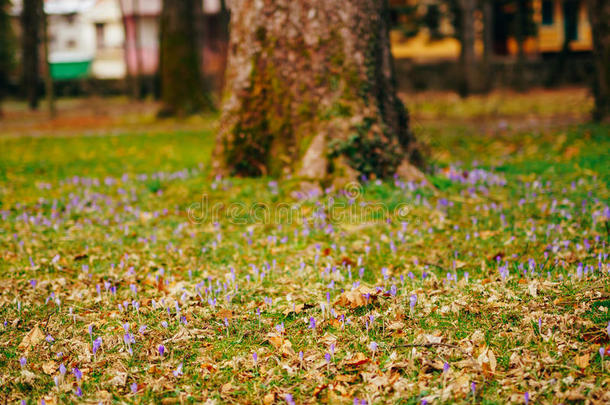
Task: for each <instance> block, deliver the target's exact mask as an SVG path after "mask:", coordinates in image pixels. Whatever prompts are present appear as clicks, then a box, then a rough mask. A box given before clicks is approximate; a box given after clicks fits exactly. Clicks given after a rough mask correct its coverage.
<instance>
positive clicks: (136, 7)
mask: <svg viewBox="0 0 610 405" xmlns="http://www.w3.org/2000/svg"><path fill="white" fill-rule="evenodd" d="M131 10H132V13H133V14H132V15H133V43H134V50H135V52H134V54H135V57H136V73H135V74H134V75H133V77H132V80H133V81H132V83H131V86H132V87H131V91H132V93H131V96H132V97H133V98H134V99H135V100H141V99H142V90H143V89H142V87H143V86H142V71H143V66H142V65H143V63H142V38H141V32H140V30H141V27H140V13H141V11H140V1H139V0H133V1H132V7H131Z"/></svg>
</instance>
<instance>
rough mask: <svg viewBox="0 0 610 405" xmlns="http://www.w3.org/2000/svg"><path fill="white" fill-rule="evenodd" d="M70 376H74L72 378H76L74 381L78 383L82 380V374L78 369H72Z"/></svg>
mask: <svg viewBox="0 0 610 405" xmlns="http://www.w3.org/2000/svg"><path fill="white" fill-rule="evenodd" d="M72 374H74V377H76V381H80V380H81V378H83V373H82V371H80V370H79V369H78V367H74V368H73V369H72Z"/></svg>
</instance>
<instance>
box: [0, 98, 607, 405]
mask: <svg viewBox="0 0 610 405" xmlns="http://www.w3.org/2000/svg"><path fill="white" fill-rule="evenodd" d="M581 96H582V95H581ZM517 97H522V99H525V98H526V97H525V96H517ZM582 97H583V99H585V100H588V99H587V98H586V97H585V96H582ZM494 100H496V99H494ZM527 100H529V101H528V102H527V103H520V102H519V100H518V99H517V100H516V101H514V100H513V101H512V102H511V103H509V104H507V105H506V106H504V104H503V103H502V102H497V101H496V102H497V104H498V105H500V106H504V107H502V108H495V109H494V110H493V111H489V110H488V109H487V107H485V106H486V105H487V104H485V103H483V102H481V101H480V100H477V99H476V98H475V99H469V101H468V102H466V103H463V104H460V105H462V107H461V108H457V107H456V106H457V105H458V102H453V101H451V100H449V101H448V99H447V98H441V97H436V98H435V97H432V98H431V101H430V100H428V99H426V100H423V99H422V100H419V99H418V100H416V102H415V103H414V105H413V108H412V110H413V113H414V120H413V122H414V125H413V126H414V128H415V130H416V132H417V133H418V135H419V138H420V139H421V140H422V142H423V143H425V144H426V150H427V153H428V155H429V159H430V163H431V169H430V173H428V182H427V183H425V184H419V183H418V184H415V183H408V182H403V181H401V180H400V179H394V180H388V181H383V182H382V181H379V180H376V179H363V181H362V182H361V184H360V185H355V184H351V185H348V186H347V187H345V188H342V189H333V188H328V189H326V190H322V189H321V188H314V187H311V186H310V185H306V184H304V183H302V182H300V181H298V180H296V179H285V180H280V181H273V180H272V179H237V178H230V179H212V178H210V176H209V175H208V164H209V159H210V155H211V153H212V149H213V145H214V132H213V124H211V123H210V118H209V117H208V118H206V119H205V120H203V121H202V122H205V124H202V125H199V124H200V122H197V121H195V122H192V121H191V122H190V124H189V125H180V124H176V126H175V125H174V124H171V125H170V124H167V122H165V123H164V124H160V126H159V127H156V129H154V128H155V127H154V126H155V124H154V123H153V122H149V121H147V123H146V124H145V125H144V124H143V126H142V129H140V130H139V129H138V125H136V124H133V125H131V126H129V125H128V128H127V129H125V125H120V126H114V127H113V128H112V130H110V129H108V130H107V132H104V128H103V127H102V128H101V129H100V128H96V131H94V132H87V131H84V130H83V133H87V135H86V136H79V135H78V134H74V133H69V134H68V133H63V132H61V131H59V132H61V133H59V134H58V131H57V128H56V127H51V129H49V130H48V131H46V132H45V131H43V132H42V133H36V134H29V135H28V136H23V135H22V136H15V133H16V132H19V131H20V130H19V129H18V123H17V121H18V120H17V119H15V121H14V122H13V123H12V124H10V125H9V126H8V127H7V128H8V129H6V128H5V129H6V130H5V131H4V133H5V135H4V136H3V135H0V321H1V324H0V402H2V403H5V402H8V403H18V402H19V401H21V400H22V399H25V400H26V401H27V403H29V404H34V403H41V400H42V399H44V401H45V402H46V403H47V404H54V403H79V402H83V401H88V402H92V403H97V402H99V401H102V402H103V403H114V402H116V403H163V404H171V403H202V402H206V401H207V402H208V403H218V404H220V403H255V404H261V403H262V404H271V403H292V401H294V403H316V402H326V403H346V404H352V403H356V402H355V401H356V400H355V398H358V403H364V402H360V401H361V400H364V401H366V403H368V404H374V403H401V404H419V403H422V402H424V401H427V402H428V403H484V404H492V403H498V404H501V403H506V402H513V403H524V402H527V401H529V402H530V403H580V402H584V401H585V400H591V402H592V403H610V387H609V386H610V373H609V371H608V370H609V369H610V338H609V336H610V312H609V311H610V274H609V272H610V263H609V261H608V253H609V248H608V244H609V242H610V224H609V220H610V209H609V208H608V205H609V204H610V192H609V190H610V152H609V151H610V127H608V126H597V125H591V124H582V123H579V122H578V121H579V120H580V121H582V119H581V118H582V117H581V116H578V114H579V113H582V112H583V111H586V108H588V105H590V101H586V102H585V103H584V104H583V102H578V103H576V104H578V106H579V107H578V108H580V110H579V109H577V110H576V111H575V110H574V109H570V110H569V111H572V112H575V113H576V116H578V117H580V118H574V120H575V121H576V122H572V121H568V122H560V123H559V124H557V125H554V124H553V123H554V122H555V118H557V117H565V116H566V114H568V112H567V109H568V107H566V106H565V103H564V102H563V101H562V99H561V98H558V97H556V95H553V94H552V93H550V95H544V94H542V95H536V96H535V97H530V98H527ZM586 103H589V104H586ZM583 105H584V106H585V107H586V108H585V107H583ZM9 116H10V113H9ZM532 117H533V118H532ZM138 122H139V121H138ZM36 125H38V126H39V125H42V124H40V123H36ZM94 125H97V121H96V123H95V124H94ZM16 128H17V129H16ZM37 128H38V129H36V131H39V129H40V128H39V127H37ZM62 128H63V127H62ZM79 128H80V127H79ZM63 129H65V128H63ZM153 129H154V130H153ZM2 132H3V131H2V128H0V133H2ZM26 132H27V131H26ZM600 348H606V350H605V351H604V349H601V350H600ZM602 353H603V355H602Z"/></svg>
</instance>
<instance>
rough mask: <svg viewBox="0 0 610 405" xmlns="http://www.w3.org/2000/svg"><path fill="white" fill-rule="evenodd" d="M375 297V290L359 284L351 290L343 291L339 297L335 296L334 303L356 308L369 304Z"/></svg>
mask: <svg viewBox="0 0 610 405" xmlns="http://www.w3.org/2000/svg"><path fill="white" fill-rule="evenodd" d="M376 298H377V290H375V289H373V288H370V287H367V286H365V285H363V284H361V285H359V286H358V287H357V288H355V289H353V290H350V291H344V292H343V293H342V294H341V295H340V296H339V298H337V300H336V301H335V303H334V305H341V306H344V307H350V308H358V307H361V306H364V305H368V304H370V303H371V302H373V301H374V300H375V299H376Z"/></svg>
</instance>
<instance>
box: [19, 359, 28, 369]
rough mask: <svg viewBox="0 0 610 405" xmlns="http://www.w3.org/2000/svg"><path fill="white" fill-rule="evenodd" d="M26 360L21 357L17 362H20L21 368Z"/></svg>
mask: <svg viewBox="0 0 610 405" xmlns="http://www.w3.org/2000/svg"><path fill="white" fill-rule="evenodd" d="M27 362H28V361H27V360H26V358H25V357H22V358H20V359H19V364H21V368H23V367H25V365H26V364H27Z"/></svg>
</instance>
